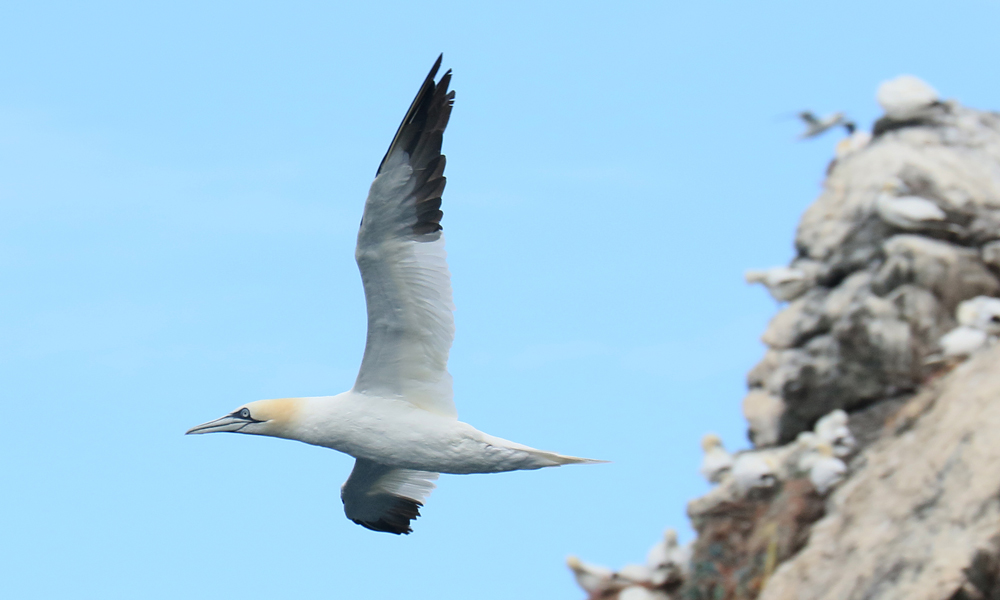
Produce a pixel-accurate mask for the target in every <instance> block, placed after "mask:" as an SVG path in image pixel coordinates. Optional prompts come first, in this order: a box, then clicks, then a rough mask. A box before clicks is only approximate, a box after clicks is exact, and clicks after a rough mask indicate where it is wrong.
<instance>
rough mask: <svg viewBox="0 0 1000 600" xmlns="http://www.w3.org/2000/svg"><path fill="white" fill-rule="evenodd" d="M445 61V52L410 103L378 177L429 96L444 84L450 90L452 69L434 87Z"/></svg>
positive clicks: (379, 169)
mask: <svg viewBox="0 0 1000 600" xmlns="http://www.w3.org/2000/svg"><path fill="white" fill-rule="evenodd" d="M443 60H444V52H442V53H441V54H438V57H437V60H435V61H434V66H432V67H431V70H430V72H428V73H427V77H424V82H423V83H422V84H421V85H420V90H419V91H418V92H417V95H416V96H415V97H414V98H413V102H412V103H410V108H409V110H407V111H406V116H405V117H403V122H402V123H400V124H399V127H398V128H397V129H396V135H395V136H393V138H392V143H391V144H389V149H388V150H386V151H385V156H383V157H382V162H380V163H379V164H378V170H377V171H375V176H376V177H378V174H379V173H381V172H382V166H383V165H385V161H386V160H387V159H388V158H389V155H390V154H392V151H393V150H394V149H395V148H396V145H397V144H398V143H399V141H400V134H401V133H403V129H404V128H405V127H406V125H407V123H409V122H410V121H411V120H412V119H413V117H414V116H415V114H416V113H417V111H418V110H419V109H420V107H421V105H422V104H424V103H426V102H427V98H428V96H429V95H432V94H433V93H434V90H435V88H436V87H439V86H441V84H444V89H447V88H448V84H449V83H450V82H451V69H448V70H447V71H446V72H445V74H444V76H443V77H442V78H441V82H440V83H438V85H437V86H435V85H434V78H435V77H436V76H437V72H438V70H440V69H441V61H443ZM452 94H453V95H452V98H454V92H452Z"/></svg>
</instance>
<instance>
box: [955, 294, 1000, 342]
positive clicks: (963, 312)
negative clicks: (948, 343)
mask: <svg viewBox="0 0 1000 600" xmlns="http://www.w3.org/2000/svg"><path fill="white" fill-rule="evenodd" d="M955 316H956V318H957V320H958V324H959V325H964V326H966V327H973V328H975V329H979V330H982V331H984V332H986V333H988V334H990V335H1000V298H993V297H992V296H976V297H975V298H972V299H970V300H966V301H964V302H962V303H960V304H959V305H958V309H957V310H956V311H955Z"/></svg>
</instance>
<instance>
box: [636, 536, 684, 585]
mask: <svg viewBox="0 0 1000 600" xmlns="http://www.w3.org/2000/svg"><path fill="white" fill-rule="evenodd" d="M690 551H691V547H690V546H680V545H678V544H677V530H676V529H673V528H667V529H666V530H665V531H664V532H663V538H662V539H660V541H658V542H656V543H655V544H653V547H652V548H650V549H649V552H648V553H647V554H646V566H647V567H649V568H650V569H651V570H652V572H653V574H652V577H651V578H650V580H649V581H650V583H652V584H653V585H654V586H662V585H666V584H667V583H672V582H677V581H681V580H682V579H683V578H684V577H685V576H686V574H687V571H688V564H689V563H690V562H691V554H690Z"/></svg>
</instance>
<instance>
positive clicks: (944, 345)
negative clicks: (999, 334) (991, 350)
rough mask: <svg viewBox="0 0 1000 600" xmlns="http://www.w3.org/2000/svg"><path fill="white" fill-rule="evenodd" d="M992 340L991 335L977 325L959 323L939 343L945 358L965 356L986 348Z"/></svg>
mask: <svg viewBox="0 0 1000 600" xmlns="http://www.w3.org/2000/svg"><path fill="white" fill-rule="evenodd" d="M989 342H990V336H989V335H988V334H987V333H986V332H985V331H983V330H982V329H978V328H976V327H969V326H968V325H959V326H958V327H956V328H954V329H952V330H951V331H949V332H948V333H946V334H944V335H942V336H941V339H940V340H938V345H939V346H941V355H942V356H943V357H944V358H964V357H966V356H969V355H970V354H972V353H974V352H975V351H977V350H979V349H980V348H984V347H985V346H986V345H987V344H989Z"/></svg>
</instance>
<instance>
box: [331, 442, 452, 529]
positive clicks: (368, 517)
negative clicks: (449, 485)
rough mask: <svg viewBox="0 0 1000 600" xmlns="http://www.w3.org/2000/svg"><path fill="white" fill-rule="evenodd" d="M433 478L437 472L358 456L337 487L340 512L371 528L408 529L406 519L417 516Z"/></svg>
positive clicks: (408, 525)
mask: <svg viewBox="0 0 1000 600" xmlns="http://www.w3.org/2000/svg"><path fill="white" fill-rule="evenodd" d="M437 478H438V474H437V473H428V472H426V471H413V470H410V469H394V468H392V467H387V466H385V465H382V464H379V463H377V462H373V461H370V460H365V459H362V458H359V459H357V462H355V463H354V470H353V471H351V476H350V477H348V478H347V482H346V483H345V484H344V486H343V487H342V488H341V489H340V498H341V500H343V501H344V513H345V514H347V518H348V519H350V520H352V521H354V522H355V523H357V524H358V525H361V526H364V527H367V528H368V529H372V530H374V531H385V532H387V533H395V534H400V533H403V534H406V533H410V532H411V531H413V530H412V529H410V521H412V520H413V519H416V518H417V517H419V516H420V507H421V506H423V505H424V501H425V500H426V499H427V496H428V495H430V493H431V490H433V489H434V487H435V486H434V480H436V479H437Z"/></svg>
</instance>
